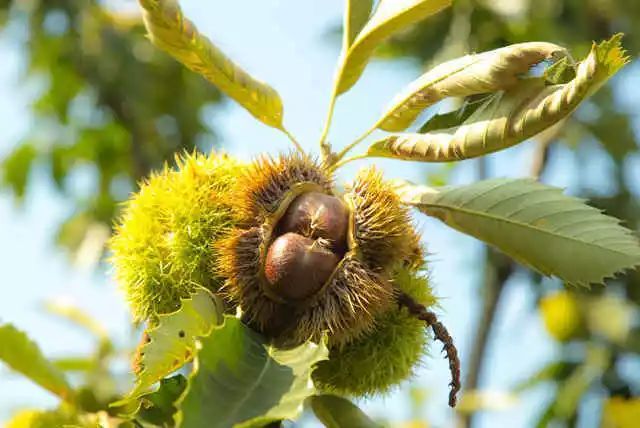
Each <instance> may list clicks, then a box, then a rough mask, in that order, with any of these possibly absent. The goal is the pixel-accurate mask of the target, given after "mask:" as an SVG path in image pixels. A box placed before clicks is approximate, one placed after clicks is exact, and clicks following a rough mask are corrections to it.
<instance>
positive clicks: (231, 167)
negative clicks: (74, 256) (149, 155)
mask: <svg viewBox="0 0 640 428" xmlns="http://www.w3.org/2000/svg"><path fill="white" fill-rule="evenodd" d="M176 163H177V168H176V169H172V168H169V167H168V166H165V168H164V169H163V170H162V171H160V172H157V173H154V174H152V175H151V177H150V178H149V179H148V180H146V181H145V182H144V183H142V185H141V188H140V191H139V192H138V193H136V194H135V195H133V197H132V198H131V199H129V200H128V201H127V202H126V203H125V205H124V210H123V214H122V216H121V219H120V221H119V224H118V225H117V226H116V228H115V234H114V237H113V238H112V240H111V242H110V247H111V250H112V251H113V256H112V262H113V265H114V268H115V276H116V279H117V281H118V282H119V284H120V286H121V287H122V288H123V289H124V291H125V293H126V297H127V300H128V301H129V304H130V306H131V309H132V312H133V316H134V318H135V319H136V320H138V321H142V320H153V319H154V318H155V316H156V315H157V314H161V313H169V312H172V311H175V310H176V309H178V307H179V305H180V299H181V298H186V297H188V296H189V294H190V293H191V292H193V290H194V289H195V288H196V287H197V286H202V287H205V288H207V289H209V290H211V291H212V292H215V291H217V290H218V289H219V288H220V286H221V285H222V282H223V280H222V278H221V277H220V276H219V275H217V274H216V270H215V268H214V261H215V260H216V258H217V251H216V248H215V246H214V243H215V242H216V241H217V240H218V239H219V238H220V237H221V236H222V235H224V234H226V233H227V232H228V231H229V230H230V229H231V227H232V226H233V225H234V224H235V222H236V219H235V215H234V210H233V208H232V207H231V206H230V204H231V202H232V201H233V197H231V196H230V194H229V191H230V190H231V188H232V186H233V185H234V182H235V177H236V176H237V174H238V171H239V170H240V169H242V168H243V165H242V164H241V163H239V162H238V161H237V160H235V159H233V158H231V157H229V156H227V155H224V154H218V153H213V154H211V155H203V154H198V153H193V154H185V155H183V156H181V157H177V158H176Z"/></svg>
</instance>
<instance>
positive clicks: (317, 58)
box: [0, 0, 607, 427]
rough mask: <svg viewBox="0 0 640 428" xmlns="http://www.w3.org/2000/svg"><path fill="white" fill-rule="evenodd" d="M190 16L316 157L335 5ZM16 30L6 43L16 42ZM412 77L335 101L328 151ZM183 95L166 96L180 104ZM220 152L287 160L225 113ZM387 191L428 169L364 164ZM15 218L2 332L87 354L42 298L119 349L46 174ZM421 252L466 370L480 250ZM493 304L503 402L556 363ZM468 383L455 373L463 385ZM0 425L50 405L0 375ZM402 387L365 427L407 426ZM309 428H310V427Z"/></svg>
mask: <svg viewBox="0 0 640 428" xmlns="http://www.w3.org/2000/svg"><path fill="white" fill-rule="evenodd" d="M114 3H117V6H118V7H123V8H131V5H132V4H134V2H132V1H124V0H121V1H118V2H114ZM181 4H182V5H183V9H184V11H185V13H186V14H187V16H189V17H191V18H192V19H193V20H194V21H195V22H196V24H197V25H198V27H199V28H200V30H201V31H202V32H203V33H204V34H206V35H208V36H210V37H211V38H212V39H213V40H214V41H215V42H216V43H217V44H218V45H219V46H220V47H221V48H222V49H223V50H224V51H225V52H226V53H227V54H228V55H229V56H231V57H232V58H234V59H235V60H236V61H237V62H238V63H239V64H241V65H243V66H244V67H245V68H246V69H247V70H248V71H250V72H251V73H253V74H254V75H256V76H257V77H259V78H260V79H262V80H265V81H267V82H269V83H270V84H271V85H272V86H274V87H275V88H276V89H277V90H278V91H279V92H280V94H281V96H282V98H283V100H284V105H285V122H286V124H287V126H288V128H289V129H290V130H291V131H292V132H293V133H294V134H295V135H296V136H297V137H298V139H299V140H300V141H301V142H302V144H303V146H304V147H305V148H309V149H313V150H316V146H315V144H316V143H315V142H316V140H317V138H318V135H319V133H320V130H321V126H322V120H323V118H324V116H325V110H326V107H327V102H328V96H329V90H330V87H331V78H332V76H333V72H334V67H335V62H336V59H337V56H338V53H339V52H338V49H339V46H337V45H332V44H331V43H328V42H327V40H326V37H325V35H326V33H327V31H328V30H329V29H330V28H332V27H333V26H335V24H336V23H338V22H340V19H341V13H342V7H343V2H342V0H308V1H304V2H301V1H295V0H271V1H268V2H267V1H258V0H235V1H221V0H218V1H208V2H205V1H197V0H184V1H182V2H181ZM15 30H16V29H13V30H12V31H15ZM10 35H11V34H0V52H2V55H3V60H2V61H3V64H2V65H3V66H2V67H0V93H2V94H3V96H2V97H0V118H2V119H3V120H2V126H0V157H1V156H2V155H3V154H5V153H7V151H8V150H10V148H11V147H13V146H14V145H15V144H17V142H18V141H19V139H20V138H21V136H24V135H25V134H26V132H27V131H28V130H29V129H30V128H31V127H33V126H35V125H34V123H33V122H32V121H31V119H30V118H29V114H28V103H29V99H30V96H31V94H32V93H33V91H34V90H35V89H34V85H30V86H27V87H23V86H19V85H18V84H17V82H18V81H19V79H20V77H21V75H22V71H23V63H22V58H21V54H20V46H17V45H15V44H13V43H12V42H10V38H11V37H9V36H10ZM419 74H420V69H419V67H417V66H416V64H414V63H412V62H410V61H396V62H393V63H387V62H378V61H374V62H373V63H372V64H370V66H369V67H368V68H367V70H366V72H365V74H364V76H363V78H362V79H361V81H360V82H359V83H358V84H357V85H356V86H355V87H354V89H353V90H352V91H350V92H349V93H348V94H346V95H345V96H343V97H341V98H340V99H339V102H338V105H337V108H336V116H335V117H336V119H335V121H334V127H333V129H332V132H331V134H330V139H331V141H332V143H333V144H334V145H336V146H342V145H344V144H346V143H348V142H350V141H351V140H352V139H353V138H355V137H356V136H358V135H359V134H360V133H362V131H363V130H365V129H367V128H368V127H369V126H370V124H371V123H373V121H374V120H375V119H376V118H377V115H378V114H379V113H380V111H381V109H382V108H383V107H384V106H385V104H386V103H387V102H388V101H389V100H390V99H391V98H392V96H393V95H394V94H395V93H396V92H397V91H398V90H400V89H401V88H402V87H403V86H404V85H405V84H407V83H408V82H410V81H411V80H412V79H413V78H415V77H417V76H418V75H419ZM179 96H180V94H176V97H179ZM209 115H210V116H208V117H207V120H210V121H211V122H212V123H213V124H214V126H215V127H216V129H217V130H218V132H219V134H220V137H221V143H222V145H223V146H224V147H225V149H226V150H228V151H230V152H231V153H233V154H236V155H238V156H240V157H243V158H250V157H251V156H253V155H255V154H257V153H260V152H263V151H268V152H272V153H273V152H277V151H280V150H286V149H288V148H289V143H288V141H287V140H286V138H284V136H283V135H281V134H280V133H279V132H277V131H274V130H272V129H270V128H267V127H265V126H263V125H261V124H259V123H258V122H257V121H255V120H253V119H252V117H251V116H250V115H249V114H248V113H246V112H245V111H244V110H242V109H241V108H239V107H238V106H236V105H234V104H233V103H232V102H228V103H226V104H225V107H224V108H223V109H219V110H215V112H213V113H211V112H209ZM531 149H532V144H530V143H529V144H523V145H522V146H520V147H517V148H514V149H511V150H508V151H505V152H503V153H500V154H497V155H493V156H491V158H490V165H491V168H490V170H491V172H492V174H493V175H499V176H524V175H526V174H527V172H528V170H529V167H528V158H529V155H530V153H531ZM557 150H558V152H559V156H558V157H557V158H555V159H556V164H555V165H551V166H550V168H551V174H550V175H549V179H548V180H549V181H550V182H552V183H553V184H555V185H558V186H561V187H570V186H571V184H572V181H571V177H572V176H573V173H574V172H575V171H576V169H577V168H578V165H577V164H576V163H575V161H574V160H573V158H572V157H571V156H570V155H569V152H568V151H567V150H566V149H562V148H557ZM373 162H374V163H376V164H377V165H380V166H381V167H382V168H383V169H384V170H385V172H386V174H387V175H388V176H389V177H399V178H405V179H409V180H414V181H422V180H424V178H425V177H426V173H427V172H428V169H427V167H425V166H420V165H418V164H415V163H402V162H397V161H380V160H375V161H373ZM360 166H362V163H361V162H360V163H354V164H353V165H351V166H349V167H347V168H344V170H343V171H342V172H341V176H340V178H342V179H346V180H348V179H349V177H352V176H353V174H354V172H355V171H356V170H357V168H358V167H360ZM475 168H476V163H475V162H474V161H465V162H463V163H461V165H460V166H459V167H457V168H456V170H455V171H454V175H453V179H454V181H455V182H470V181H472V180H473V177H474V174H475ZM590 168H592V172H593V176H594V177H598V176H599V174H606V168H607V166H606V165H593V166H590ZM30 190H31V191H30V192H29V194H28V197H27V199H26V201H25V203H24V205H23V206H22V207H15V205H14V204H13V202H12V199H11V197H10V195H8V194H6V193H0V269H1V270H2V272H3V283H2V284H1V287H2V291H3V298H2V299H1V300H0V320H2V321H8V322H12V323H15V324H16V325H17V326H19V327H20V328H22V329H24V330H26V331H27V332H28V333H29V334H30V336H31V337H32V338H33V339H35V340H36V341H37V342H38V343H39V344H40V345H41V347H42V348H43V349H44V350H45V352H46V353H47V355H51V356H55V355H63V354H66V353H67V352H68V351H73V352H78V353H81V352H87V351H88V350H89V349H91V345H92V343H91V339H90V338H88V337H86V336H84V335H82V334H80V333H78V332H77V331H75V330H73V329H71V328H69V327H68V326H67V325H66V324H64V323H61V322H59V321H57V320H53V319H52V318H51V317H50V316H47V315H46V314H43V312H42V310H41V305H42V303H43V301H45V300H47V299H50V298H58V299H60V298H62V299H64V300H66V301H70V302H75V303H77V304H80V305H82V306H83V307H84V308H86V309H87V310H88V311H89V312H91V313H92V314H94V315H95V316H96V318H98V319H99V320H100V321H102V322H103V323H104V324H105V325H106V326H107V327H108V330H109V331H110V333H111V334H112V335H113V336H114V337H115V338H116V339H117V340H118V342H120V343H122V344H125V343H129V341H130V340H131V336H130V329H129V323H128V320H129V318H128V312H127V309H126V307H125V305H124V303H123V299H122V296H121V295H120V294H119V292H118V291H117V289H116V287H115V286H114V284H113V282H112V280H111V279H110V277H109V274H108V272H98V273H95V272H87V271H82V270H78V269H74V268H73V267H71V266H70V265H69V264H68V262H67V259H66V258H65V255H64V254H63V253H62V252H61V251H60V250H59V249H57V248H56V247H55V246H54V244H53V235H54V231H55V227H56V226H57V225H58V223H59V222H60V221H61V219H63V218H64V217H65V215H66V214H67V213H68V211H69V209H70V208H69V207H68V206H66V204H65V201H64V200H62V199H60V197H59V196H58V195H57V194H56V193H55V191H54V189H53V188H52V187H51V186H50V185H49V184H48V182H47V180H46V178H45V177H44V174H43V173H41V172H38V171H36V172H35V173H34V181H33V186H32V188H31V189H30ZM417 222H418V224H419V225H420V227H421V228H422V230H423V231H424V236H425V243H426V245H427V247H428V249H429V251H430V253H431V254H432V255H431V256H430V266H431V270H432V274H433V284H434V287H435V291H436V293H437V294H438V295H439V296H441V298H442V300H441V302H440V304H441V309H440V310H439V313H440V316H441V318H442V321H443V322H444V323H445V325H447V326H448V328H449V329H450V332H451V334H452V336H453V337H454V339H455V341H456V343H457V344H458V346H459V348H460V353H461V356H462V360H463V364H464V363H465V361H466V357H467V355H468V351H469V347H470V342H471V339H472V337H471V334H472V333H473V331H474V330H475V327H474V322H475V319H476V315H477V310H478V307H479V303H480V297H479V294H478V289H477V287H476V283H477V281H476V280H477V279H478V277H479V275H481V272H479V266H480V265H479V264H478V259H477V257H478V255H479V254H480V249H481V247H480V245H478V244H477V242H476V241H474V240H473V239H471V238H468V237H465V236H462V235H460V234H458V233H456V232H453V231H450V230H447V229H446V228H445V227H444V226H443V225H442V224H440V223H438V222H437V221H435V220H429V219H425V218H423V217H420V218H417ZM514 281H515V283H514V284H513V286H512V287H509V289H508V292H507V293H506V295H505V296H504V299H503V300H502V302H501V304H502V305H503V306H504V310H503V311H500V316H499V318H498V319H497V320H496V327H497V328H496V330H497V331H496V334H495V335H494V337H493V341H492V342H491V343H490V349H489V358H488V367H487V372H490V373H491V374H492V375H491V379H490V381H489V382H488V383H487V384H486V385H487V387H488V389H490V390H494V391H505V390H506V389H507V388H508V387H509V386H512V385H514V384H515V383H517V382H518V381H519V380H521V379H523V378H524V377H525V376H526V375H527V374H529V373H531V371H532V370H533V369H534V368H536V367H538V366H539V365H541V364H543V363H544V362H545V361H547V360H549V359H551V358H552V356H553V354H554V352H556V349H555V348H554V345H553V344H552V343H551V342H550V341H549V340H548V339H547V338H546V335H545V333H544V331H543V329H542V326H541V322H540V320H539V318H538V317H537V315H536V314H535V313H533V312H532V311H531V308H532V307H533V300H532V296H531V295H530V294H529V292H528V288H527V286H526V284H524V283H523V282H522V281H518V280H517V278H516V279H515V280H514ZM438 350H439V347H434V348H433V353H432V354H433V356H432V357H430V358H428V359H426V360H425V362H424V367H423V368H422V369H421V370H420V371H419V374H418V376H417V377H416V379H415V385H416V386H421V387H425V388H427V389H428V390H429V393H430V396H429V398H428V399H427V404H426V407H425V410H424V417H425V419H426V420H428V421H429V422H430V423H431V424H432V425H433V426H440V427H448V426H453V418H452V412H451V411H450V410H449V409H448V408H447V406H446V398H447V388H446V385H447V383H448V381H449V373H448V370H447V363H446V361H445V360H444V359H443V358H442V357H441V356H440V355H439V354H438ZM463 375H464V373H463ZM0 385H2V386H1V387H0V421H2V420H5V419H6V418H7V417H8V416H9V414H10V413H11V411H12V410H14V409H16V408H20V407H26V406H34V405H36V406H42V405H44V406H54V405H55V400H54V399H53V398H52V397H51V396H49V395H48V394H47V393H44V392H41V391H40V390H39V389H38V388H37V387H35V386H33V385H31V384H29V383H28V382H25V381H23V380H21V379H19V378H18V377H15V376H12V375H10V374H8V373H7V371H6V370H4V369H3V368H1V367H0ZM408 390H409V388H408V385H407V384H405V385H403V386H402V387H401V388H400V389H399V390H398V391H396V392H395V393H393V394H391V395H389V396H387V397H385V398H377V399H374V400H369V401H366V402H363V403H362V405H363V407H364V408H366V409H367V410H368V411H369V412H370V413H371V414H373V415H380V416H389V415H392V416H393V417H394V418H396V419H403V418H405V417H406V416H407V411H408V405H407V404H406V402H405V401H404V398H405V397H406V394H407V393H408ZM547 393H548V391H547V390H545V389H544V388H543V389H541V390H537V391H535V392H533V393H531V394H528V395H525V396H523V397H522V398H521V400H520V401H518V403H516V404H515V405H513V406H512V407H510V408H508V409H507V410H505V411H502V412H489V413H486V414H485V415H483V416H482V418H481V422H482V423H481V426H482V427H493V426H528V425H530V421H531V420H532V418H533V417H535V414H536V412H537V411H538V410H539V406H540V404H541V403H543V401H542V400H544V397H545V396H546V394H547ZM309 426H315V425H309Z"/></svg>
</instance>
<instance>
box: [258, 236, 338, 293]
mask: <svg viewBox="0 0 640 428" xmlns="http://www.w3.org/2000/svg"><path fill="white" fill-rule="evenodd" d="M339 261H340V260H339V258H338V256H336V255H335V254H334V253H333V252H331V251H330V250H328V249H326V248H323V247H322V246H321V245H319V244H318V243H317V242H316V241H314V240H313V239H311V238H307V237H304V236H302V235H298V234H296V233H286V234H284V235H282V236H280V237H278V238H277V239H276V240H275V241H273V243H272V244H271V246H270V247H269V250H268V251H267V257H266V260H265V266H264V274H265V277H266V279H267V282H268V283H269V285H270V286H271V291H273V292H274V293H275V294H276V295H278V296H280V297H282V298H284V299H285V300H305V299H307V298H309V297H311V296H312V295H314V294H315V293H317V292H318V291H320V289H321V288H322V286H323V285H324V284H325V283H326V282H327V281H328V280H329V277H330V276H331V273H332V272H333V271H334V269H335V268H336V266H337V265H338V262H339Z"/></svg>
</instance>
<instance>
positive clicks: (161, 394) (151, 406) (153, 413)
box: [136, 375, 187, 427]
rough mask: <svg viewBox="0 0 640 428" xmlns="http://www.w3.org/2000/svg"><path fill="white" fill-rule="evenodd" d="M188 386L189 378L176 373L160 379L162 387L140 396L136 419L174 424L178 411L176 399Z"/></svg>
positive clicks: (158, 423)
mask: <svg viewBox="0 0 640 428" xmlns="http://www.w3.org/2000/svg"><path fill="white" fill-rule="evenodd" d="M186 388H187V379H186V378H185V377H184V376H182V375H175V376H172V377H170V378H166V379H162V380H161V381H160V388H158V390H157V391H155V392H152V393H151V394H147V395H144V396H142V397H140V404H141V405H140V408H139V410H138V413H137V414H136V419H139V420H142V421H144V422H148V423H151V424H153V426H160V427H168V426H174V416H175V414H176V413H177V412H178V408H177V406H176V405H175V403H176V401H178V399H179V398H180V397H181V396H182V394H183V393H184V391H185V389H186Z"/></svg>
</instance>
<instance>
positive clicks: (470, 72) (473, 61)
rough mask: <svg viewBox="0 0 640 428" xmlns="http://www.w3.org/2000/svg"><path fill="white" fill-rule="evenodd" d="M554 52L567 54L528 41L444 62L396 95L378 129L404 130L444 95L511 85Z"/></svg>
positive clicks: (496, 89) (444, 96)
mask: <svg viewBox="0 0 640 428" xmlns="http://www.w3.org/2000/svg"><path fill="white" fill-rule="evenodd" d="M557 55H566V53H565V49H564V48H562V47H560V46H558V45H554V44H553V43H545V42H530V43H519V44H515V45H511V46H507V47H504V48H500V49H495V50H492V51H488V52H483V53H480V54H472V55H466V56H463V57H462V58H457V59H454V60H451V61H447V62H444V63H442V64H440V65H438V66H436V67H434V68H433V69H431V70H430V71H428V72H426V73H425V74H423V75H422V76H421V77H420V78H418V79H417V80H415V81H414V82H413V83H411V84H410V85H409V86H408V87H407V88H406V89H404V90H403V91H402V92H401V93H400V94H398V96H396V97H395V99H394V100H393V101H392V102H391V105H390V106H389V108H388V109H387V111H386V112H385V113H383V115H382V117H381V119H380V120H379V125H378V128H380V129H383V130H385V131H391V132H399V131H404V130H405V129H407V128H408V127H409V126H410V125H411V124H412V123H413V122H414V121H415V119H416V118H417V117H418V115H419V114H420V113H421V112H422V111H423V110H424V109H425V108H427V107H429V106H431V105H433V104H435V103H437V102H438V101H441V100H443V99H445V98H447V97H467V96H470V95H476V94H484V93H489V92H496V91H499V90H504V89H509V88H512V87H514V86H516V85H517V84H518V82H519V81H520V78H521V76H522V75H523V74H525V73H527V72H528V71H529V69H530V68H531V67H532V66H533V65H535V64H537V63H539V62H541V61H543V60H544V59H547V58H551V57H554V56H557Z"/></svg>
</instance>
